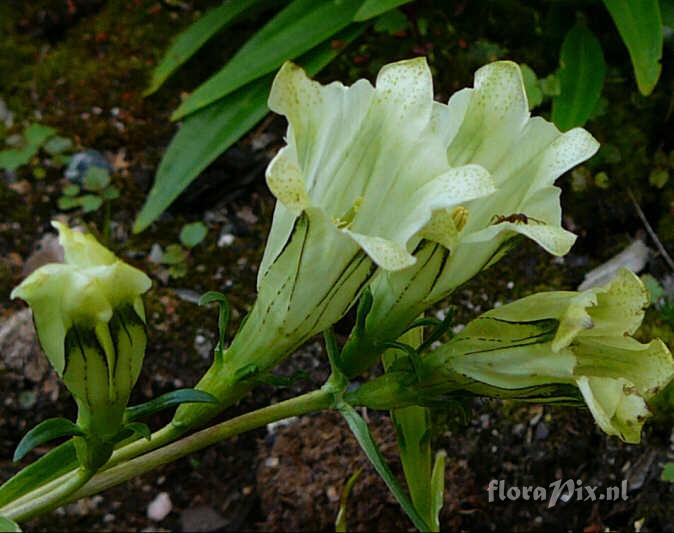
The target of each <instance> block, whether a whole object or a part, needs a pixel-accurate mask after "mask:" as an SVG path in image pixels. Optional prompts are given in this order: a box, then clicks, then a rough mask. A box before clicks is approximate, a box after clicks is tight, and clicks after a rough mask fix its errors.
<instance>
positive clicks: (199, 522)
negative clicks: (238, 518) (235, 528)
mask: <svg viewBox="0 0 674 533" xmlns="http://www.w3.org/2000/svg"><path fill="white" fill-rule="evenodd" d="M180 525H181V529H182V530H183V531H205V532H208V531H218V530H220V529H223V528H224V527H225V526H226V525H227V520H225V519H224V518H223V517H222V516H221V515H220V514H219V513H218V512H217V511H216V510H215V509H213V508H212V507H208V506H206V505H201V506H199V507H192V508H189V509H185V510H184V511H183V512H182V513H181V514H180Z"/></svg>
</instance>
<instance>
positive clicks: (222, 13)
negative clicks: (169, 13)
mask: <svg viewBox="0 0 674 533" xmlns="http://www.w3.org/2000/svg"><path fill="white" fill-rule="evenodd" d="M260 2H261V0H233V1H232V0H230V1H226V2H223V3H222V5H220V6H218V7H216V8H214V9H211V10H210V11H208V12H207V13H205V14H204V15H202V16H201V17H200V18H199V20H197V21H196V22H194V23H193V24H191V25H190V26H189V27H188V28H187V29H186V30H184V31H183V32H181V33H180V34H178V36H177V37H176V38H175V40H174V41H173V42H172V43H171V45H170V46H169V48H168V50H167V51H166V53H165V54H164V56H163V57H162V60H161V61H160V62H159V64H158V65H157V66H156V67H155V69H154V70H153V71H152V79H151V80H150V85H149V86H148V88H147V89H146V90H145V92H144V93H143V96H149V95H150V94H152V93H154V92H156V91H157V89H159V87H161V86H162V85H163V84H164V82H165V81H166V80H167V79H168V78H169V76H171V74H173V73H174V72H175V71H176V70H177V69H178V68H179V67H180V66H181V65H182V64H183V63H185V62H186V61H187V60H188V59H189V58H190V57H192V56H193V55H194V54H195V53H196V52H197V50H199V49H200V48H201V47H202V46H203V45H204V44H205V43H206V42H207V41H208V40H209V39H210V38H211V37H213V36H214V35H215V34H216V33H218V32H219V31H221V30H223V29H225V28H226V27H227V26H229V25H230V24H231V23H232V22H234V20H236V18H237V17H239V15H242V14H243V13H245V12H246V11H248V10H249V9H250V8H252V7H254V6H255V5H256V4H259V3H260Z"/></svg>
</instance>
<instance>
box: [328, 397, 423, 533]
mask: <svg viewBox="0 0 674 533" xmlns="http://www.w3.org/2000/svg"><path fill="white" fill-rule="evenodd" d="M338 409H339V412H340V413H341V414H342V416H343V417H344V419H345V420H346V423H347V424H348V425H349V429H350V430H351V432H352V433H353V435H354V437H356V440H357V441H358V444H359V445H360V447H361V449H362V450H363V451H364V452H365V455H366V456H367V458H368V459H369V460H370V462H371V463H372V466H374V468H375V470H376V471H377V473H378V474H379V475H380V476H381V478H382V479H383V480H384V483H386V486H387V487H388V488H389V490H390V491H391V494H393V496H394V497H395V499H396V500H397V501H398V503H399V504H400V506H401V507H402V508H403V510H404V511H405V513H407V516H408V517H409V518H410V520H412V523H413V524H414V527H416V528H417V529H418V530H420V531H430V530H431V528H430V527H429V525H428V524H427V523H426V521H425V520H424V519H423V518H422V517H421V515H420V514H419V513H418V512H417V510H416V509H415V508H414V505H412V502H411V501H410V499H409V497H408V496H407V494H405V491H404V490H403V489H402V487H401V486H400V485H399V484H398V480H397V479H396V478H395V476H394V475H393V473H392V472H391V469H390V468H389V466H388V464H387V463H386V460H385V459H384V457H383V456H382V455H381V452H380V451H379V448H378V447H377V443H376V442H375V441H374V439H373V438H372V435H371V434H370V430H369V429H368V427H367V424H366V423H365V420H363V419H362V417H361V416H360V415H359V414H358V413H357V412H356V410H355V409H354V408H353V407H352V406H350V405H349V404H347V403H342V404H340V405H339V406H338Z"/></svg>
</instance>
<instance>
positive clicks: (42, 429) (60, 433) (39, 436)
mask: <svg viewBox="0 0 674 533" xmlns="http://www.w3.org/2000/svg"><path fill="white" fill-rule="evenodd" d="M74 435H79V436H82V435H84V432H83V431H82V430H81V429H80V427H79V426H78V425H77V424H74V423H73V422H71V421H70V420H68V419H66V418H49V419H48V420H44V421H43V422H40V423H39V424H38V425H37V426H35V427H34V428H33V429H31V430H30V431H29V432H28V433H26V434H25V435H24V436H23V438H22V439H21V441H20V442H19V445H18V446H17V447H16V451H15V452H14V459H12V460H13V461H14V462H16V461H20V460H21V459H23V458H24V457H25V456H26V454H27V453H28V452H29V451H31V450H32V449H33V448H35V447H36V446H39V445H40V444H44V443H45V442H49V441H50V440H54V439H57V438H59V437H72V436H74Z"/></svg>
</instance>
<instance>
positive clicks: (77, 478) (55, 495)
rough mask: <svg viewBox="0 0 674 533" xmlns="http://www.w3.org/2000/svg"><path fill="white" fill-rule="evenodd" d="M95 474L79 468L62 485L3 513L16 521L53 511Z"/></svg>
mask: <svg viewBox="0 0 674 533" xmlns="http://www.w3.org/2000/svg"><path fill="white" fill-rule="evenodd" d="M93 475H94V472H93V471H91V470H87V469H85V468H79V469H78V470H77V471H76V472H75V473H74V475H72V476H70V477H69V478H68V479H67V480H66V481H65V482H64V483H62V484H61V485H60V486H58V487H55V488H54V490H52V491H51V492H48V493H45V494H42V495H41V496H38V497H37V498H33V499H31V500H29V501H26V502H24V503H23V504H21V505H19V506H17V507H13V508H12V509H10V510H9V511H6V512H5V511H4V510H3V515H5V516H6V517H7V518H9V519H11V520H14V521H15V522H23V521H25V520H28V519H30V518H33V517H35V516H38V515H41V514H44V513H47V512H49V511H52V510H54V509H56V508H57V507H60V506H61V505H62V504H64V503H66V501H67V500H68V498H69V496H71V495H72V494H73V493H74V492H76V491H77V490H78V489H80V488H81V487H83V486H84V485H85V484H86V483H87V481H89V480H90V479H91V478H92V476H93Z"/></svg>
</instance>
